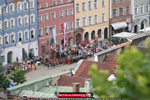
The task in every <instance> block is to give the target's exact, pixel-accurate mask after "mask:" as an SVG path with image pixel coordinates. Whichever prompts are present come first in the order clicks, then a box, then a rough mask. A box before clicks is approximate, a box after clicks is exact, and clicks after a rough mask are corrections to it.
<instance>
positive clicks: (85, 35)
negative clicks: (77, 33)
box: [84, 32, 89, 40]
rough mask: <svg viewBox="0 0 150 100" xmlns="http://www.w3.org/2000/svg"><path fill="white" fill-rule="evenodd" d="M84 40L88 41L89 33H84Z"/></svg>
mask: <svg viewBox="0 0 150 100" xmlns="http://www.w3.org/2000/svg"><path fill="white" fill-rule="evenodd" d="M84 39H87V40H89V33H88V32H86V33H85V34H84Z"/></svg>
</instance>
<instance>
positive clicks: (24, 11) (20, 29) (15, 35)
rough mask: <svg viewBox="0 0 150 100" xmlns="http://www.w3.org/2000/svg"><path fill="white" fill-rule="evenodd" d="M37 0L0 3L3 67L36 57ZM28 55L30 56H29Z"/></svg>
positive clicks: (0, 46)
mask: <svg viewBox="0 0 150 100" xmlns="http://www.w3.org/2000/svg"><path fill="white" fill-rule="evenodd" d="M36 8H37V0H29V1H28V0H21V1H19V2H16V3H14V2H12V0H1V1H0V60H1V61H2V62H3V65H6V64H8V63H12V62H16V58H17V59H18V61H19V62H20V61H22V60H24V59H25V58H26V57H28V56H29V55H30V54H33V55H34V56H38V35H37V33H38V31H37V30H38V23H37V9H36ZM29 53H30V54H29Z"/></svg>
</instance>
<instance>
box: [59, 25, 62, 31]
mask: <svg viewBox="0 0 150 100" xmlns="http://www.w3.org/2000/svg"><path fill="white" fill-rule="evenodd" d="M59 32H62V28H61V24H60V25H59Z"/></svg>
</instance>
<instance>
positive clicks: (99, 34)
mask: <svg viewBox="0 0 150 100" xmlns="http://www.w3.org/2000/svg"><path fill="white" fill-rule="evenodd" d="M101 33H102V30H101V29H99V30H98V32H97V36H98V38H101V36H102V34H101Z"/></svg>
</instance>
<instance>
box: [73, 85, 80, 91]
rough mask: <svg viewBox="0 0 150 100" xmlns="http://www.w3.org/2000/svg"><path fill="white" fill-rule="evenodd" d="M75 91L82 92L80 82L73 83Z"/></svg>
mask: <svg viewBox="0 0 150 100" xmlns="http://www.w3.org/2000/svg"><path fill="white" fill-rule="evenodd" d="M73 92H80V84H79V83H73Z"/></svg>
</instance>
